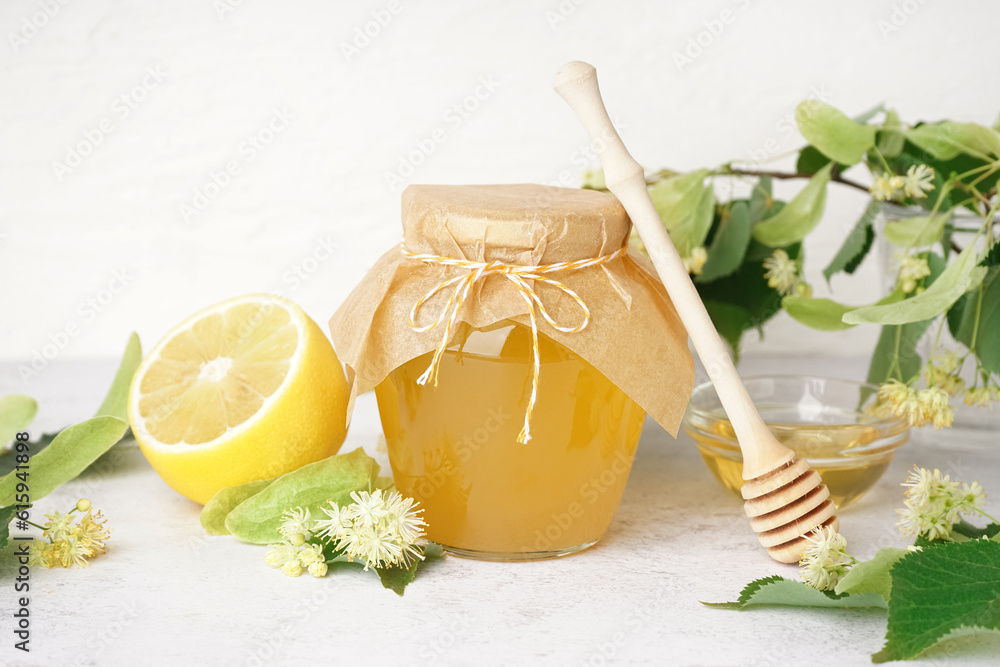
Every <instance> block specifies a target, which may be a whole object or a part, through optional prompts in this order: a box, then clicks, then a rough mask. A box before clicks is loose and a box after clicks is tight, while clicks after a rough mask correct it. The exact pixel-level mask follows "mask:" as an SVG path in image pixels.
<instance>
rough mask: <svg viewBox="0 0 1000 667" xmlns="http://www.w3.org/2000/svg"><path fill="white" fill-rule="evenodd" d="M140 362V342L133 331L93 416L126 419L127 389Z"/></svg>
mask: <svg viewBox="0 0 1000 667" xmlns="http://www.w3.org/2000/svg"><path fill="white" fill-rule="evenodd" d="M141 362H142V344H141V343H140V342H139V335H138V334H135V333H133V334H132V335H131V336H129V339H128V343H127V344H126V345H125V353H124V354H123V355H122V360H121V363H119V364H118V372H116V373H115V379H114V380H113V381H112V382H111V388H110V389H109V390H108V393H107V395H106V396H105V397H104V402H103V403H101V407H99V408H98V409H97V414H95V415H94V416H95V417H101V416H110V417H118V419H121V420H123V421H126V422H127V421H128V389H129V385H130V384H132V376H133V375H135V369H137V368H138V367H139V364H140V363H141Z"/></svg>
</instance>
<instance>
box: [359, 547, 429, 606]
mask: <svg viewBox="0 0 1000 667" xmlns="http://www.w3.org/2000/svg"><path fill="white" fill-rule="evenodd" d="M443 557H444V549H442V548H441V545H439V544H435V543H433V542H429V543H428V544H427V546H425V547H424V559H423V560H415V561H413V562H412V563H410V567H378V568H375V571H376V572H378V578H379V579H380V580H381V581H382V585H383V586H384V587H385V588H388V589H389V590H391V591H392V592H393V593H395V594H396V595H399V596H400V597H402V595H403V591H404V590H405V589H406V587H407V586H408V585H409V584H411V583H413V579H414V578H415V577H416V576H417V570H420V569H423V568H424V567H425V566H426V565H427V563H428V562H429V561H435V560H438V559H441V558H443Z"/></svg>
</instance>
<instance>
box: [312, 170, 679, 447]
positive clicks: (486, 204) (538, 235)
mask: <svg viewBox="0 0 1000 667" xmlns="http://www.w3.org/2000/svg"><path fill="white" fill-rule="evenodd" d="M630 229H631V222H630V221H629V219H628V215H627V214H626V213H625V209H624V208H623V207H622V205H621V203H620V202H619V201H618V200H617V199H616V198H615V197H614V196H613V195H610V194H606V193H603V192H597V191H594V190H576V189H570V188H557V187H552V186H543V185H530V184H528V185H411V186H410V187H408V188H406V190H404V192H403V238H404V244H405V246H406V248H408V249H409V250H410V251H411V252H415V253H428V254H433V255H438V256H442V257H448V258H454V259H461V260H469V261H474V262H491V261H501V262H505V263H508V264H519V265H532V266H536V265H543V264H553V263H556V262H564V261H571V260H578V259H590V258H594V257H599V256H602V255H607V254H610V253H612V252H614V251H616V250H618V249H620V248H621V247H622V246H624V245H625V244H626V243H627V240H628V236H629V231H630ZM646 266H647V265H646V263H645V262H644V261H643V259H642V258H639V257H637V256H635V255H633V254H631V251H630V252H629V253H628V254H625V255H622V256H620V257H619V258H616V259H613V260H611V261H610V262H607V263H606V264H603V265H601V266H593V267H589V268H585V269H579V270H575V271H560V272H558V273H553V274H549V277H551V278H554V279H555V280H558V281H559V282H561V283H563V284H565V285H566V286H567V287H569V288H570V289H572V290H573V291H575V292H576V293H577V294H578V295H579V296H580V297H581V298H582V299H583V301H584V302H585V303H586V305H587V307H588V308H589V309H590V323H589V324H588V326H587V327H586V328H585V329H583V330H582V331H578V332H576V333H564V332H561V331H558V330H556V329H554V328H552V327H551V326H549V325H548V323H547V322H545V321H544V319H543V318H541V317H537V321H538V331H539V334H541V335H546V336H548V337H550V338H551V339H553V340H554V341H556V342H557V343H559V344H561V345H563V346H564V347H566V348H568V349H569V350H571V351H573V352H574V353H576V354H577V355H579V356H580V357H582V358H583V359H586V360H587V362H589V363H590V364H591V365H592V366H594V367H595V368H596V369H597V370H599V371H601V372H602V373H603V374H604V375H605V376H606V377H607V378H608V379H609V380H611V381H612V382H613V383H614V384H616V385H617V386H618V387H619V388H621V389H622V390H623V391H624V392H625V393H626V394H627V395H628V396H629V397H630V398H632V400H634V401H635V402H636V403H638V404H639V405H640V407H642V408H643V409H644V410H645V411H646V412H647V413H648V414H649V415H650V416H652V417H653V419H655V420H656V421H657V422H658V423H659V424H660V425H661V426H663V428H665V429H666V430H667V431H668V432H670V434H671V435H674V436H676V435H677V429H678V426H679V425H680V421H681V417H682V415H683V413H684V409H685V408H686V406H687V402H688V398H689V397H690V395H691V388H692V385H693V383H694V364H693V361H692V359H691V353H690V351H689V350H688V346H687V333H686V331H685V330H684V327H683V325H682V324H681V322H680V318H679V317H678V316H677V312H676V311H675V310H674V306H673V304H672V303H671V302H670V298H669V297H668V296H667V294H666V291H665V290H664V289H663V285H662V284H661V283H660V281H659V280H658V279H657V278H656V277H654V276H653V275H652V273H651V271H650V270H649V269H648V268H646ZM468 270H469V269H465V268H460V267H451V266H442V265H432V264H426V263H424V262H421V261H419V260H415V259H409V258H407V257H405V256H404V255H403V252H402V245H398V246H395V247H393V248H392V249H391V250H389V251H388V252H387V253H385V254H384V255H383V256H382V257H381V258H380V259H379V260H378V262H377V263H376V264H375V266H374V267H372V269H371V270H370V271H369V272H368V274H367V275H366V276H365V277H364V279H363V280H362V281H361V283H360V284H359V285H358V286H357V287H356V288H355V289H354V291H353V292H351V294H350V296H348V297H347V300H346V301H344V303H343V304H342V305H341V306H340V308H339V309H338V310H337V312H336V313H335V314H334V316H333V318H331V320H330V332H331V334H332V335H333V342H334V346H335V347H336V349H337V353H338V355H339V356H340V359H341V361H343V362H344V364H345V365H346V366H347V373H348V380H349V381H350V383H351V401H350V405H349V406H348V418H350V413H351V411H352V410H353V406H354V399H355V398H356V397H357V396H358V394H361V393H364V392H366V391H368V390H370V389H373V388H374V387H375V386H376V385H377V384H379V383H380V382H381V381H382V380H383V379H385V377H386V376H387V375H388V374H389V373H390V372H391V371H393V370H394V369H395V368H397V367H399V366H401V365H402V364H404V363H406V362H407V361H409V360H411V359H414V358H416V357H418V356H420V355H423V354H426V353H428V352H431V351H433V350H434V349H436V348H437V347H438V346H439V345H440V344H441V338H442V336H443V335H444V327H445V325H444V324H443V323H442V324H441V325H440V326H438V327H436V328H434V329H431V330H429V331H426V332H423V333H418V332H417V331H414V330H413V328H412V327H411V326H410V310H411V309H412V308H413V305H414V303H415V302H416V301H417V300H419V299H420V298H421V297H422V296H424V295H425V294H426V293H427V292H429V291H430V290H432V289H433V288H434V287H436V286H437V285H438V284H440V283H441V282H443V281H445V280H448V279H450V278H453V277H455V276H457V275H459V274H460V273H465V272H468ZM533 282H534V287H535V291H536V293H537V294H538V296H539V298H540V299H541V300H542V302H543V303H544V304H545V307H546V309H547V310H548V312H549V314H550V315H551V316H552V318H553V319H554V320H555V321H556V322H557V323H559V324H560V326H575V325H576V324H578V323H579V322H580V319H581V318H582V317H583V312H582V311H581V310H580V307H579V306H578V304H577V303H576V301H575V300H573V299H572V298H571V297H569V296H567V295H566V294H564V293H563V292H561V291H560V290H559V289H558V288H556V287H554V286H551V285H546V284H542V283H540V282H538V281H533ZM449 293H450V288H449V289H446V290H442V292H439V293H438V294H437V295H436V296H435V297H434V298H433V299H431V300H430V301H428V302H427V303H426V304H425V305H424V306H423V308H422V309H421V310H420V311H418V317H417V321H418V323H420V324H424V323H427V322H430V321H433V320H434V319H435V318H436V316H437V314H438V313H439V312H440V311H441V309H442V308H443V307H444V305H445V304H446V303H447V299H448V294H449ZM501 320H513V321H515V322H519V323H521V324H523V325H525V326H530V321H529V319H528V305H527V303H526V302H525V301H524V299H523V298H522V297H521V296H520V294H519V293H518V291H517V289H516V287H515V286H514V285H513V284H512V283H511V282H510V281H509V280H508V279H506V278H505V277H504V276H502V275H496V274H494V275H490V276H486V277H484V278H482V279H481V280H478V281H476V283H475V284H474V285H473V286H472V289H471V291H470V293H469V296H468V298H467V299H466V301H465V303H464V304H463V307H462V309H461V310H460V312H459V316H458V322H464V323H466V324H468V325H469V326H471V327H474V328H486V327H489V326H491V325H494V324H496V323H498V322H500V321H501ZM530 373H531V370H530V367H528V366H526V367H525V377H526V379H527V378H529V377H530ZM542 381H543V382H544V376H543V379H542Z"/></svg>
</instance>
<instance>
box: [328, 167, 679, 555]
mask: <svg viewBox="0 0 1000 667" xmlns="http://www.w3.org/2000/svg"><path fill="white" fill-rule="evenodd" d="M403 227H404V242H403V243H402V244H401V245H400V247H398V248H395V249H393V250H391V251H390V252H389V253H387V254H386V255H385V256H383V258H382V259H381V260H380V261H379V264H378V265H376V267H375V268H373V269H372V272H371V273H370V274H369V276H368V277H367V278H366V279H365V281H363V282H362V284H361V285H359V287H358V288H357V289H356V290H355V292H354V293H353V294H352V295H351V297H350V298H349V299H348V301H347V302H345V304H344V305H343V306H342V307H341V309H340V310H339V311H338V312H337V314H336V315H335V316H334V318H333V320H331V330H332V332H333V334H334V341H335V343H336V345H337V348H338V351H339V352H340V354H341V357H342V358H343V359H344V360H345V362H346V363H347V365H348V370H349V377H351V379H352V382H353V385H354V386H353V391H354V392H355V394H356V393H359V392H360V391H364V390H366V389H368V388H371V387H374V388H375V393H376V396H377V400H378V406H379V413H380V416H381V420H382V426H383V429H384V431H385V436H386V441H387V443H388V448H389V460H390V463H391V466H392V471H393V478H394V481H395V484H396V487H397V489H398V490H399V491H400V492H401V493H402V494H403V495H405V496H409V497H413V498H414V499H415V500H417V501H418V502H419V503H420V506H421V507H422V508H423V509H424V519H425V521H426V522H427V536H428V538H429V539H431V540H433V541H435V542H438V543H440V544H442V545H443V546H444V547H445V549H446V550H448V551H450V552H451V553H453V554H456V555H461V556H467V557H473V558H480V559H489V560H533V559H540V558H549V557H555V556H560V555H565V554H569V553H573V552H576V551H579V550H581V549H584V548H586V547H588V546H591V545H593V544H594V543H595V542H597V541H598V540H599V539H600V538H601V536H602V535H603V534H604V533H605V531H606V530H607V528H608V526H609V524H610V523H611V521H612V519H613V516H614V513H615V510H616V509H617V506H618V504H619V501H620V500H621V497H622V493H623V491H624V489H625V486H626V483H627V481H628V475H629V471H630V469H631V466H632V461H633V458H634V456H635V451H636V447H637V444H638V440H639V436H640V433H641V431H642V425H643V420H644V418H645V415H646V413H647V412H648V413H649V414H651V415H652V416H653V417H654V418H655V419H657V421H659V422H660V423H661V424H662V425H663V426H664V427H665V428H667V429H668V430H669V431H670V432H672V433H675V434H676V431H677V427H678V425H679V422H680V418H681V415H682V413H683V410H684V407H685V405H686V402H687V397H688V395H689V394H690V388H691V383H692V381H693V369H692V364H691V357H690V353H689V352H688V350H687V344H686V335H685V333H684V331H683V328H682V327H681V326H680V324H679V321H678V319H677V316H676V313H675V312H674V310H673V307H672V305H671V304H670V302H669V299H668V298H667V296H666V294H665V292H664V291H663V288H662V286H661V285H660V284H659V282H658V281H657V280H656V279H655V278H653V277H652V276H651V273H650V271H649V270H648V269H647V268H645V267H644V266H642V265H641V264H640V263H639V261H638V260H636V259H635V258H634V257H633V256H631V255H630V254H629V253H628V251H627V247H626V243H627V239H628V232H629V228H630V224H629V221H628V218H627V216H626V214H625V212H624V209H622V207H621V205H620V204H619V203H618V201H617V200H616V199H615V198H614V197H612V196H611V195H607V194H604V193H599V192H593V191H586V190H569V189H562V188H548V187H544V186H528V185H513V186H411V187H410V188H408V189H407V190H406V192H404V195H403Z"/></svg>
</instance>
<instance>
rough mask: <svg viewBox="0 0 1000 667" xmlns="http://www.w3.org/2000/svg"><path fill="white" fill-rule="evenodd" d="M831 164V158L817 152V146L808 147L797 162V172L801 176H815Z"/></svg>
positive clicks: (800, 152) (802, 151) (800, 154)
mask: <svg viewBox="0 0 1000 667" xmlns="http://www.w3.org/2000/svg"><path fill="white" fill-rule="evenodd" d="M830 162H831V160H830V158H828V157H827V156H825V155H823V154H822V153H820V152H819V151H818V150H816V147H815V146H809V145H806V146H805V147H804V148H803V149H802V150H800V151H799V157H798V159H796V160H795V171H797V172H798V173H800V174H815V173H816V172H817V171H819V170H820V169H822V168H823V167H825V166H826V165H828V164H830Z"/></svg>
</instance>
